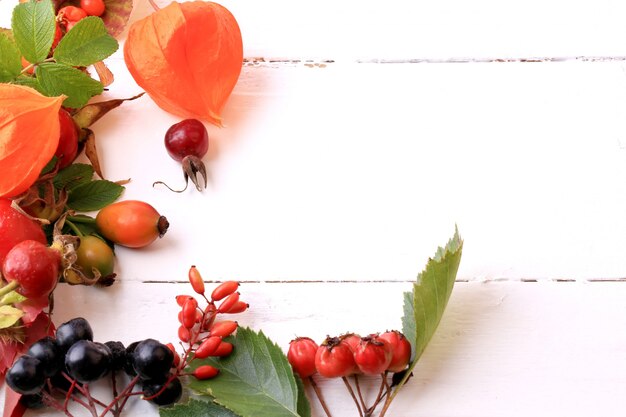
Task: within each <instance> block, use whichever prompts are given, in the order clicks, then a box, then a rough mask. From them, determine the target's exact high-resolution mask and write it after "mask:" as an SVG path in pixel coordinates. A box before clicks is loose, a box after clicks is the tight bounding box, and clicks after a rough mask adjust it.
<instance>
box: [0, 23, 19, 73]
mask: <svg viewBox="0 0 626 417" xmlns="http://www.w3.org/2000/svg"><path fill="white" fill-rule="evenodd" d="M0 57H2V59H0V83H5V82H8V81H11V80H13V79H14V78H15V77H17V76H18V75H20V72H22V60H21V58H20V57H21V55H20V51H19V49H17V45H16V44H15V42H14V41H13V40H11V39H10V38H9V37H8V36H7V35H5V34H4V33H0Z"/></svg>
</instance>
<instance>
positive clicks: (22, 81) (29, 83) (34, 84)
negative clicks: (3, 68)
mask: <svg viewBox="0 0 626 417" xmlns="http://www.w3.org/2000/svg"><path fill="white" fill-rule="evenodd" d="M13 83H14V84H19V85H24V86H26V87H30V88H34V89H35V90H37V91H39V92H40V93H41V94H44V93H43V89H42V88H41V85H40V84H39V81H37V78H35V77H31V76H29V75H20V76H19V77H17V78H16V79H14V80H13Z"/></svg>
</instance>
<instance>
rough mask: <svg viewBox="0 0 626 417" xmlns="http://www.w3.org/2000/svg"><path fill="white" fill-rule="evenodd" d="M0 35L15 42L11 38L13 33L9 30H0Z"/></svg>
mask: <svg viewBox="0 0 626 417" xmlns="http://www.w3.org/2000/svg"><path fill="white" fill-rule="evenodd" d="M0 33H2V34H4V35H6V37H8V38H9V39H11V40H12V41H13V42H15V38H14V37H13V31H12V30H11V29H7V28H0Z"/></svg>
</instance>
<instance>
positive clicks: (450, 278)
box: [402, 230, 463, 366]
mask: <svg viewBox="0 0 626 417" xmlns="http://www.w3.org/2000/svg"><path fill="white" fill-rule="evenodd" d="M462 251H463V240H462V239H461V238H460V237H459V231H458V230H456V231H455V233H454V236H453V237H452V238H451V239H450V240H449V241H448V243H447V244H446V247H445V248H441V247H439V248H438V249H437V253H436V254H435V257H434V258H431V259H429V260H428V263H427V264H426V268H425V269H424V271H422V272H421V273H420V274H419V275H418V277H417V282H416V283H415V284H413V291H412V292H408V293H406V294H404V316H403V317H402V332H403V333H404V335H405V336H406V337H407V338H409V341H410V342H411V345H412V348H413V349H412V366H414V365H415V363H416V362H417V360H418V359H419V358H420V356H421V355H422V353H423V352H424V349H425V348H426V345H428V342H429V341H430V339H431V338H432V336H433V334H434V333H435V330H436V329H437V326H438V325H439V322H440V321H441V317H442V316H443V311H444V309H445V308H446V305H447V304H448V299H449V298H450V294H451V293H452V288H453V287H454V281H455V280H456V273H457V271H458V269H459V264H460V263H461V253H462Z"/></svg>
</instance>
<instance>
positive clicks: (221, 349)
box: [211, 341, 233, 357]
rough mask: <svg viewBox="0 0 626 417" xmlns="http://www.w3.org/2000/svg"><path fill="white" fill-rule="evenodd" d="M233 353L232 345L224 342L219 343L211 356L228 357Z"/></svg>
mask: <svg viewBox="0 0 626 417" xmlns="http://www.w3.org/2000/svg"><path fill="white" fill-rule="evenodd" d="M232 352H233V344H232V343H228V342H224V341H222V343H220V345H219V346H218V347H217V349H215V351H214V352H213V353H212V354H211V356H220V357H223V356H228V355H230V354H231V353H232Z"/></svg>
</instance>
